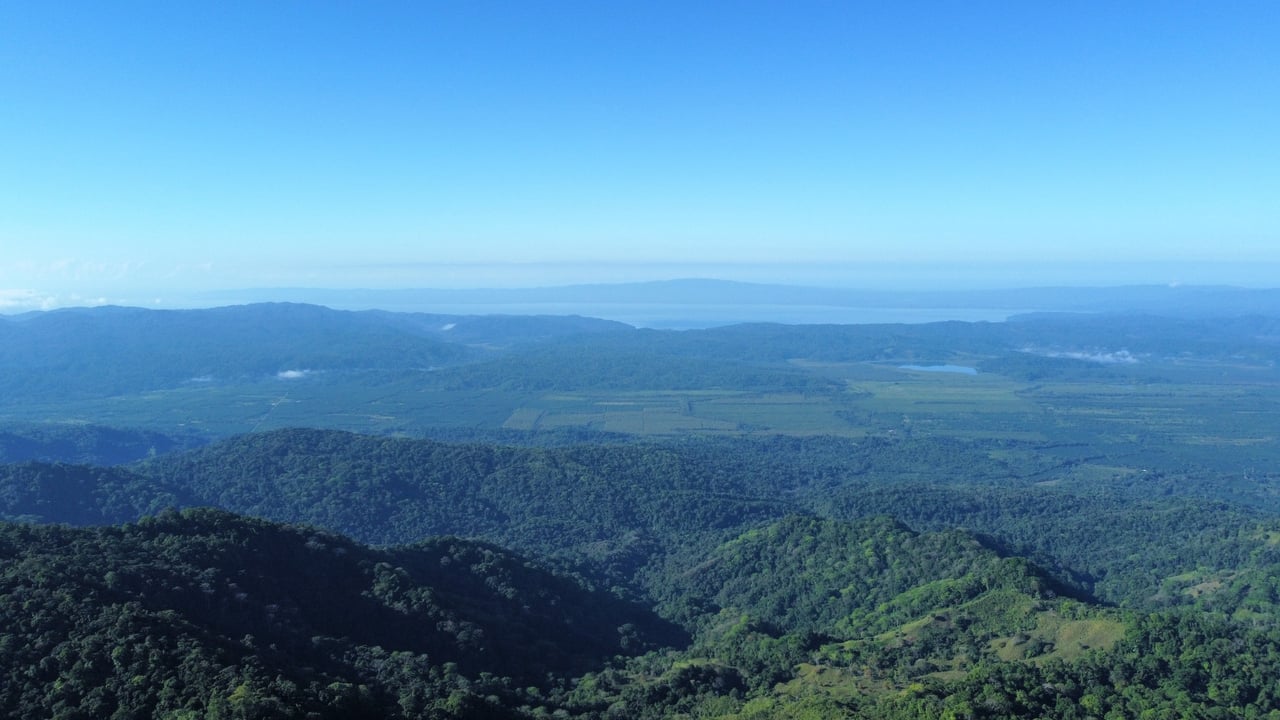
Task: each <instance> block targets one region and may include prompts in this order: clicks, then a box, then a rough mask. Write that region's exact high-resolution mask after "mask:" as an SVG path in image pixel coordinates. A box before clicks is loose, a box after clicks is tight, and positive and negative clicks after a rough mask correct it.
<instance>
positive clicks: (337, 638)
mask: <svg viewBox="0 0 1280 720" xmlns="http://www.w3.org/2000/svg"><path fill="white" fill-rule="evenodd" d="M1278 330H1280V326H1277V322H1276V321H1274V320H1271V319H1269V318H1265V317H1241V318H1228V319H1215V320H1198V319H1168V318H1159V317H1140V318H1133V317H1100V316H1056V315H1045V316H1036V317H1027V318H1024V319H1020V320H1016V321H1010V322H1008V323H976V324H967V323H941V324H935V325H921V326H801V327H789V326H775V325H756V326H735V327H727V328H718V329H712V330H705V331H686V332H659V331H641V330H634V329H631V328H628V327H627V326H622V325H619V324H617V323H606V322H603V321H594V320H589V319H584V318H528V319H522V318H484V319H480V318H466V317H454V316H425V315H399V314H392V313H335V312H333V311H328V310H325V309H323V308H314V307H308V306H289V305H284V306H257V307H252V306H251V307H245V308H234V309H223V310H220V311H191V312H190V313H186V312H174V313H155V312H151V311H141V310H136V311H135V310H128V309H104V310H100V311H69V312H62V313H48V314H36V315H33V316H23V317H21V318H16V319H0V340H2V341H3V342H0V369H2V370H3V371H4V372H3V374H2V375H0V377H2V378H3V380H0V398H3V399H4V403H3V406H0V463H3V464H0V614H2V615H3V621H2V622H0V675H3V677H2V678H0V713H2V714H3V715H4V716H7V717H24V718H26V717H65V718H98V717H120V718H126V717H139V718H141V717H169V718H214V717H255V718H257V717H298V718H307V717H334V718H337V717H404V718H448V717H455V718H456V717H513V718H539V717H581V718H614V717H616V718H646V717H652V718H667V717H689V718H726V719H727V718H742V719H745V718H802V717H823V718H825V717H859V718H1021V717H1063V718H1142V717H1152V718H1166V717H1189V718H1190V717H1195V718H1201V717H1205V718H1212V717H1222V718H1238V717H1259V718H1263V717H1273V718H1280V681H1278V680H1277V678H1280V623H1277V617H1280V615H1278V613H1280V608H1278V607H1277V605H1278V604H1280V581H1278V580H1277V578H1280V499H1278V498H1280V475H1278V474H1277V473H1276V472H1275V471H1274V468H1275V467H1276V466H1277V465H1276V460H1277V459H1280V458H1277V445H1276V437H1277V432H1280V426H1278V414H1277V413H1275V412H1274V410H1275V407H1277V405H1276V403H1277V401H1280V382H1277V381H1278V380H1280V376H1277V375H1276V367H1275V360H1276V359H1277V358H1276V355H1277V354H1278V352H1280V341H1278V340H1277V338H1280V332H1278ZM160 339H164V344H167V347H166V348H165V349H164V350H163V352H159V351H157V350H156V345H157V343H160V342H161V340H160ZM934 365H943V366H956V367H964V368H969V369H971V370H975V371H976V373H959V372H939V371H935V369H934V368H930V367H929V366H934ZM921 367H924V368H925V369H921Z"/></svg>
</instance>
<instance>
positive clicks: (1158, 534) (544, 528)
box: [0, 430, 1280, 608]
mask: <svg viewBox="0 0 1280 720" xmlns="http://www.w3.org/2000/svg"><path fill="white" fill-rule="evenodd" d="M1073 462H1074V461H1067V462H1066V463H1065V464H1064V461H1063V460H1062V459H1061V458H1058V457H1055V456H1053V455H1049V454H1046V453H1044V452H1039V451H1036V449H1035V447H1034V446H1017V445H1009V444H991V443H985V442H972V441H970V442H963V441H957V440H950V439H945V438H937V439H929V438H920V439H903V440H883V439H867V440H862V441H849V440H838V439H830V438H827V439H824V438H761V439H758V440H745V439H726V440H721V441H709V440H703V441H697V442H693V441H690V442H678V443H668V444H651V443H643V444H633V443H621V442H611V443H595V444H589V445H569V446H553V447H522V446H504V445H494V444H488V443H444V442H439V441H431V440H412V439H404V438H400V439H396V438H382V437H369V436H361V435H353V434H350V433H342V432H332V431H317V430H288V431H275V432H270V433H261V434H254V435H247V436H243V437H239V438H235V439H232V440H228V441H224V442H221V443H217V444H214V445H211V446H209V447H206V448H201V449H198V450H194V451H189V452H186V453H179V454H174V455H170V456H164V457H159V458H155V459H153V460H149V461H147V462H145V463H143V464H140V465H137V466H134V467H132V468H131V469H128V470H124V469H118V470H102V469H94V468H90V467H83V466H56V465H40V464H26V465H16V466H3V467H4V473H3V477H0V513H3V515H4V516H5V517H9V518H22V519H28V520H37V521H44V522H68V523H73V524H88V523H103V522H124V521H129V520H134V519H136V518H138V517H140V516H141V515H143V514H146V513H154V512H156V511H157V510H159V509H161V508H164V507H167V506H171V505H176V506H194V505H214V506H218V507H223V508H227V509H229V510H233V511H236V512H242V513H248V514H252V515H256V516H260V517H265V518H269V519H273V520H278V521H285V522H307V523H312V524H315V525H318V526H321V527H325V528H328V529H330V530H333V531H336V532H342V533H346V534H349V535H351V536H352V537H355V538H357V539H359V540H361V541H364V542H371V543H379V544H401V543H410V542H415V541H417V540H420V539H422V538H426V537H431V536H436V535H448V534H453V535H461V536H469V537H478V538H484V539H486V540H489V541H493V542H498V543H501V544H503V545H505V546H508V547H513V548H518V549H520V550H521V551H523V552H529V553H534V554H537V555H539V556H542V557H545V558H553V557H554V558H557V562H561V563H567V564H568V566H571V567H578V568H580V569H582V570H583V571H584V572H590V573H597V574H599V575H600V576H601V577H605V578H608V582H609V583H612V584H615V585H618V586H621V587H629V588H631V589H632V590H633V591H639V592H642V593H644V592H648V591H647V590H645V589H644V588H646V587H648V586H649V585H650V584H651V583H652V582H653V578H654V577H656V576H655V573H660V570H659V568H660V567H661V565H662V563H664V562H666V558H668V557H672V558H678V557H683V556H684V555H686V554H688V553H690V552H694V551H696V549H697V548H700V547H702V546H703V544H704V543H706V542H716V541H719V540H721V539H723V538H725V537H727V536H729V535H730V534H732V533H735V532H738V531H740V529H741V528H745V527H749V526H751V525H753V524H755V523H759V522H762V521H767V520H771V519H777V518H781V517H783V516H785V515H789V514H795V513H797V512H804V513H811V514H815V515H818V516H822V517H828V518H833V519H847V520H852V519H857V518H861V517H866V516H874V515H887V516H892V517H895V518H898V519H899V520H900V521H902V522H904V523H905V524H906V525H907V526H909V527H911V528H913V529H918V530H945V529H949V528H966V529H968V530H970V531H973V532H976V533H980V534H982V535H984V536H986V537H987V538H988V539H989V541H990V542H991V543H993V544H994V546H998V547H1002V548H1004V549H1005V550H1006V551H1007V552H1009V553H1013V554H1019V555H1026V556H1029V557H1031V558H1033V559H1034V560H1035V561H1036V562H1038V563H1040V564H1042V565H1043V566H1044V567H1047V568H1049V569H1051V570H1052V572H1053V573H1055V575H1056V576H1057V577H1058V578H1059V579H1060V580H1061V581H1062V582H1065V583H1067V584H1068V585H1071V586H1073V587H1075V588H1076V589H1077V590H1078V591H1080V592H1084V593H1087V594H1091V595H1094V596H1096V597H1097V598H1099V599H1101V600H1104V601H1106V602H1112V603H1118V604H1123V605H1126V606H1131V607H1162V606H1166V605H1169V604H1185V603H1191V602H1204V601H1206V599H1205V598H1201V597H1200V596H1199V595H1197V594H1196V593H1197V592H1199V591H1191V590H1189V588H1193V587H1197V586H1201V585H1202V583H1205V582H1207V583H1209V584H1208V585H1207V586H1205V587H1209V588H1218V587H1225V586H1224V585H1222V582H1223V581H1225V580H1228V579H1230V580H1231V581H1232V582H1233V583H1239V582H1243V581H1244V580H1243V579H1244V578H1245V577H1246V576H1245V575H1241V574H1240V573H1242V572H1243V571H1245V570H1249V569H1257V570H1259V571H1264V570H1265V569H1266V568H1270V567H1272V566H1275V565H1277V564H1280V554H1278V553H1280V549H1277V547H1276V545H1275V544H1274V543H1273V542H1272V541H1271V538H1273V537H1277V535H1275V533H1276V532H1278V531H1280V526H1278V524H1277V522H1276V521H1275V519H1274V517H1273V516H1272V515H1271V514H1270V513H1271V512H1272V510H1271V507H1270V505H1269V504H1268V502H1267V499H1266V498H1267V496H1266V495H1265V494H1263V495H1257V496H1248V497H1245V498H1244V500H1250V498H1252V500H1250V502H1244V501H1242V498H1241V497H1238V496H1239V495H1240V493H1239V492H1238V488H1233V487H1231V486H1230V485H1224V486H1222V487H1218V486H1215V485H1214V484H1213V483H1211V482H1207V481H1206V480H1203V479H1201V480H1197V479H1195V478H1190V477H1187V478H1178V477H1171V476H1165V475H1161V474H1156V473H1148V474H1146V475H1142V476H1136V477H1137V478H1140V480H1139V479H1134V478H1130V479H1127V480H1123V481H1121V480H1117V479H1116V478H1114V477H1111V476H1104V477H1101V478H1093V479H1090V478H1089V476H1083V475H1072V474H1071V473H1074V472H1076V470H1075V469H1074V468H1075V466H1074V465H1073V464H1072V463H1073ZM1064 475H1065V477H1064ZM1059 477H1064V479H1061V480H1053V478H1059ZM1046 479H1049V480H1050V481H1049V482H1046ZM1258 487H1262V486H1258ZM1215 488H1217V489H1215ZM1220 496H1221V497H1226V498H1227V499H1219V497H1220ZM1100 527H1101V528H1107V532H1098V531H1097V528H1100ZM1252 584H1253V585H1257V583H1256V582H1254V583H1252ZM1250 592H1251V591H1249V590H1247V589H1246V590H1244V591H1243V594H1240V593H1237V594H1238V595H1239V596H1240V597H1247V596H1248V595H1249V593H1250ZM1216 602H1217V603H1218V606H1219V607H1221V608H1227V607H1229V606H1230V605H1231V604H1232V602H1233V601H1229V600H1227V599H1226V598H1224V597H1219V598H1218V599H1217V601H1216ZM1251 602H1253V601H1251ZM1235 604H1238V602H1237V603H1235ZM1254 604H1256V603H1254Z"/></svg>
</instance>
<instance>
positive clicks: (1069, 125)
mask: <svg viewBox="0 0 1280 720" xmlns="http://www.w3.org/2000/svg"><path fill="white" fill-rule="evenodd" d="M1277 20H1280V6H1277V5H1275V4H1274V3H1265V2H1241V3H1232V4H1230V5H1228V6H1202V5H1197V4H1191V3H1186V4H1182V3H1173V4H1170V3H1153V2H1152V3H1148V2H1135V3H1125V4H1120V5H1117V4H1114V3H1100V2H1086V3H1076V4H1072V5H1064V6H1050V5H1042V4H1041V5H1037V4H1026V5H1010V4H1007V3H984V2H977V3H965V4H963V5H946V4H930V5H911V4H889V5H874V4H872V5H868V4H859V3H847V4H841V3H837V4H828V3H800V4H794V3H788V4H785V5H784V4H773V3H754V2H747V3H734V4H732V5H728V4H717V3H709V4H696V5H690V4H688V3H671V2H652V3H643V4H634V5H614V4H610V5H600V4H596V3H573V2H570V3H556V4H540V3H529V4H519V5H513V4H505V5H504V4H490V3H484V2H480V3H466V4H410V5H394V6H390V7H387V6H380V7H373V6H370V7H364V6H360V7H356V6H340V5H329V4H287V3H271V4H245V5H236V4H199V3H181V4H168V5H165V4H151V3H146V2H141V3H125V4H123V5H119V4H113V5H110V6H106V5H99V4H93V3H81V2H68V3H56V4H19V5H10V6H7V7H4V8H2V9H0V28H3V30H0V39H3V42H0V68H4V70H3V71H0V94H2V95H3V97H5V99H6V112H5V113H3V115H2V116H0V157H4V158H5V162H4V163H3V164H2V165H0V311H7V312H13V311H15V310H22V309H36V308H40V307H61V306H67V305H85V304H89V305H92V304H106V303H112V304H135V305H144V306H157V307H162V306H169V305H174V304H181V303H184V302H189V301H190V300H189V298H191V297H192V296H193V295H194V294H197V293H200V292H208V291H214V290H228V289H239V290H243V289H253V288H282V287H285V288H289V287H292V288H419V287H444V288H458V287H473V288H486V287H495V288H504V287H505V288H510V287H546V286H558V285H566V284H581V283H617V282H638V281H655V280H670V279H675V278H685V277H697V278H714V279H723V280H738V281H746V282H765V283H784V284H796V285H806V286H824V287H845V288H865V289H872V290H886V289H896V290H921V289H974V288H983V287H989V288H1011V287H1027V286H1045V285H1075V286H1100V285H1127V284H1177V283H1184V284H1232V285H1242V286H1258V285H1266V284H1270V283H1272V282H1273V281H1272V280H1270V278H1272V277H1280V273H1277V272H1276V270H1277V269H1280V214H1278V213H1276V212H1275V197H1274V196H1275V189H1276V188H1277V187H1280V37H1277V34H1276V31H1275V29H1276V28H1277V27H1280V23H1277Z"/></svg>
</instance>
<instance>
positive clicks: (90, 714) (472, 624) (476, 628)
mask: <svg viewBox="0 0 1280 720" xmlns="http://www.w3.org/2000/svg"><path fill="white" fill-rule="evenodd" d="M0 560H3V562H2V563H0V617H2V618H3V619H2V621H0V627H3V631H0V673H2V674H3V680H0V712H3V714H4V715H6V716H8V717H53V716H59V717H83V718H96V717H309V716H310V713H313V712H318V713H321V714H323V715H324V716H326V717H351V716H361V717H399V716H407V717H429V716H430V717H435V716H439V717H447V716H451V715H452V714H455V713H456V714H460V715H464V716H465V715H471V716H476V715H482V714H485V713H493V714H504V712H503V711H502V710H501V708H500V707H498V706H499V705H500V704H512V703H514V704H516V705H518V704H519V702H521V701H524V700H526V699H529V700H536V699H537V698H538V697H539V692H540V691H538V690H537V689H530V690H527V691H526V690H523V689H522V688H526V687H529V686H534V688H536V687H539V686H541V687H547V682H548V677H549V676H548V674H549V673H551V674H555V675H572V674H575V673H576V672H581V671H582V670H584V669H587V668H590V667H593V666H598V664H599V663H600V662H602V661H604V660H605V659H608V658H610V657H613V656H614V655H616V654H627V653H635V652H638V651H641V650H643V649H644V648H645V647H646V646H649V645H651V644H653V643H655V642H660V643H664V644H665V643H672V642H679V641H680V635H679V633H678V632H677V631H676V630H675V629H674V628H672V627H670V626H668V625H666V624H665V623H663V622H662V621H659V620H657V619H656V618H654V616H653V615H652V614H651V613H648V612H646V611H644V610H643V609H641V608H638V607H636V606H633V605H629V604H627V603H624V602H621V601H618V600H616V599H614V598H612V597H610V596H608V595H602V594H600V593H597V592H592V591H590V590H588V589H586V588H584V587H582V586H581V585H579V584H578V583H577V582H576V581H573V580H570V579H567V578H564V577H559V576H554V575H552V574H550V573H548V572H546V571H545V570H541V569H539V568H538V567H536V566H533V565H530V564H528V562H527V561H525V560H523V559H521V558H519V557H517V556H514V555H511V554H510V553H508V552H505V551H503V550H501V549H499V548H496V547H493V546H488V545H479V544H475V543H469V542H465V541H461V540H456V539H437V540H433V541H430V542H426V543H423V544H419V545H415V546H412V547H405V548H399V549H396V550H388V551H377V550H370V549H368V548H366V547H362V546H360V545H357V544H355V543H352V542H350V541H349V540H346V539H344V538H341V537H338V536H335V535H331V534H328V533H324V532H321V531H317V530H314V529H308V528H301V527H283V526H278V525H273V524H270V523H266V522H262V521H258V520H249V519H244V518H240V517H236V516H233V515H229V514H227V513H223V512H219V511H209V510H191V511H184V512H183V513H181V514H177V513H166V514H162V515H160V516H157V517H155V518H153V519H149V520H145V521H143V522H141V523H139V524H136V525H126V526H122V527H113V528H102V529H84V530H76V529H68V528H59V527H32V526H21V525H9V524H3V525H0ZM495 693H496V695H495ZM491 695H492V696H493V697H489V696H491ZM467 708H471V710H469V711H468V710H467Z"/></svg>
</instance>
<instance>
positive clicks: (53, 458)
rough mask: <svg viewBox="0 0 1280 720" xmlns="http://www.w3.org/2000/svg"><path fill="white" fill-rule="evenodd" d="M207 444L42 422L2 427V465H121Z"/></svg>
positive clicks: (139, 432)
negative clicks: (26, 462)
mask: <svg viewBox="0 0 1280 720" xmlns="http://www.w3.org/2000/svg"><path fill="white" fill-rule="evenodd" d="M203 443H204V439H203V438H200V437H198V436H194V435H190V434H183V435H176V436H175V435H168V434H164V433H159V432H154V431H149V430H123V429H119V428H112V427H103V426H101V425H89V424H85V423H39V424H32V423H27V424H19V425H10V426H7V427H0V463H15V462H23V461H26V460H40V461H44V462H67V463H82V464H87V465H121V464H124V463H131V462H135V461H137V460H142V459H144V458H147V457H152V456H155V455H164V454H166V453H171V452H177V451H179V450H188V449H191V448H194V447H198V446H200V445H202V444H203Z"/></svg>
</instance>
